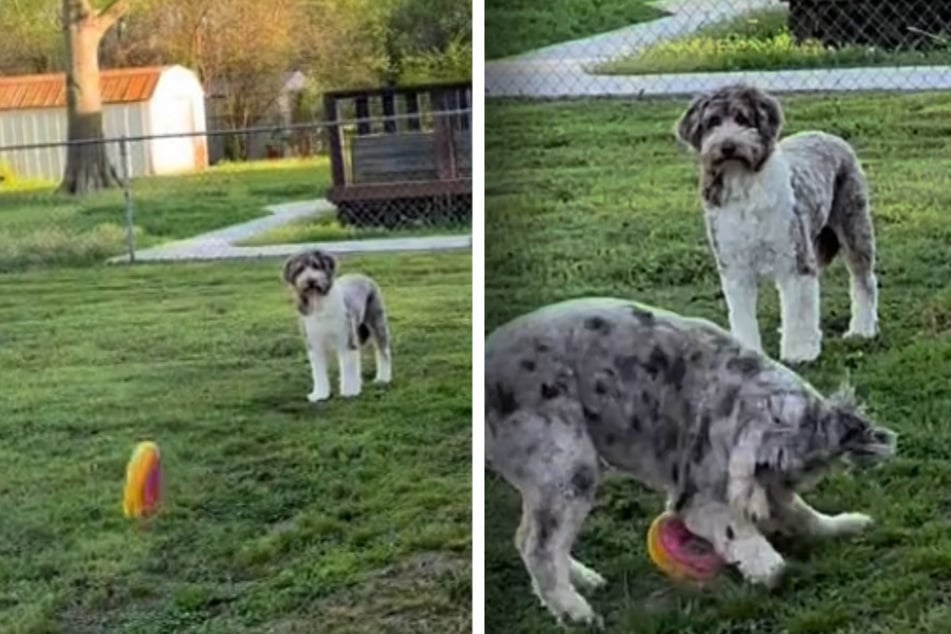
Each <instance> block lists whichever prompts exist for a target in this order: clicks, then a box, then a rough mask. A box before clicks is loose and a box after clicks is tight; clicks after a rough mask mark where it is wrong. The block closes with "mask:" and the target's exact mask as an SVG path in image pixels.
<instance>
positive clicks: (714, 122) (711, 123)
mask: <svg viewBox="0 0 951 634" xmlns="http://www.w3.org/2000/svg"><path fill="white" fill-rule="evenodd" d="M722 122H723V120H722V119H720V117H718V116H716V115H714V116H712V117H710V118H709V119H707V127H708V128H715V127H717V126H718V125H720V124H721V123H722Z"/></svg>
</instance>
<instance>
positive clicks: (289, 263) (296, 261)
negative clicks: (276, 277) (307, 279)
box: [281, 253, 304, 285]
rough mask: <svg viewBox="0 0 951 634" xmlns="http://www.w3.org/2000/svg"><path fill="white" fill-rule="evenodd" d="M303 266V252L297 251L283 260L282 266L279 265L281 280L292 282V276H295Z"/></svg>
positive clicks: (286, 282) (287, 282)
mask: <svg viewBox="0 0 951 634" xmlns="http://www.w3.org/2000/svg"><path fill="white" fill-rule="evenodd" d="M303 268H304V256H303V254H300V253H298V254H297V255H292V256H291V257H289V258H287V259H286V260H285V261H284V266H283V267H281V280H283V282H284V283H285V284H291V285H293V284H294V278H295V277H297V276H298V275H299V274H300V272H301V271H302V270H303Z"/></svg>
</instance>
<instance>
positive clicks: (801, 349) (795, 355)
mask: <svg viewBox="0 0 951 634" xmlns="http://www.w3.org/2000/svg"><path fill="white" fill-rule="evenodd" d="M821 352H822V343H821V342H820V341H804V342H797V343H795V344H788V343H787V344H785V345H783V346H782V350H780V353H779V358H780V360H782V361H783V362H784V363H809V362H811V361H815V360H816V359H818V358H819V354H820V353H821Z"/></svg>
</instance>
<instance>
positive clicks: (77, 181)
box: [59, 0, 128, 195]
mask: <svg viewBox="0 0 951 634" xmlns="http://www.w3.org/2000/svg"><path fill="white" fill-rule="evenodd" d="M127 9H128V7H127V2H126V0H118V1H116V2H113V3H112V4H110V5H109V6H108V7H106V8H105V9H103V10H102V11H99V12H96V11H95V10H93V8H92V6H91V5H90V3H89V0H63V28H64V31H65V35H66V51H67V55H68V65H67V70H66V114H67V126H66V130H67V139H68V141H70V145H69V146H68V147H67V150H66V169H65V171H64V174H63V180H62V182H61V183H60V187H59V188H60V191H61V192H64V193H68V194H80V195H81V194H86V193H89V192H93V191H96V190H99V189H105V188H108V187H114V186H116V185H118V184H119V183H120V181H119V177H118V175H117V174H116V170H115V168H114V167H113V166H112V165H111V164H110V162H109V157H108V155H107V154H106V144H105V143H103V142H101V140H102V139H103V138H104V137H105V132H104V130H103V123H102V89H101V85H100V72H99V44H100V43H101V42H102V38H103V36H104V35H105V34H106V32H107V31H108V30H109V29H110V28H112V26H113V25H114V24H115V23H116V22H117V21H118V20H119V18H121V17H122V16H123V15H124V14H125V12H126V11H127ZM97 140H98V141H99V142H97Z"/></svg>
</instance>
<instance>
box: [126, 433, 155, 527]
mask: <svg viewBox="0 0 951 634" xmlns="http://www.w3.org/2000/svg"><path fill="white" fill-rule="evenodd" d="M161 496H162V459H161V455H160V454H159V448H158V445H156V444H155V443H154V442H151V441H146V442H140V443H139V444H138V445H136V447H135V450H134V451H133V452H132V458H131V459H130V460H129V464H128V466H126V480H125V494H124V495H123V498H122V510H123V512H124V513H125V516H126V517H129V518H140V517H150V516H152V515H154V514H155V512H156V511H157V510H158V504H159V499H160V498H161Z"/></svg>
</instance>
